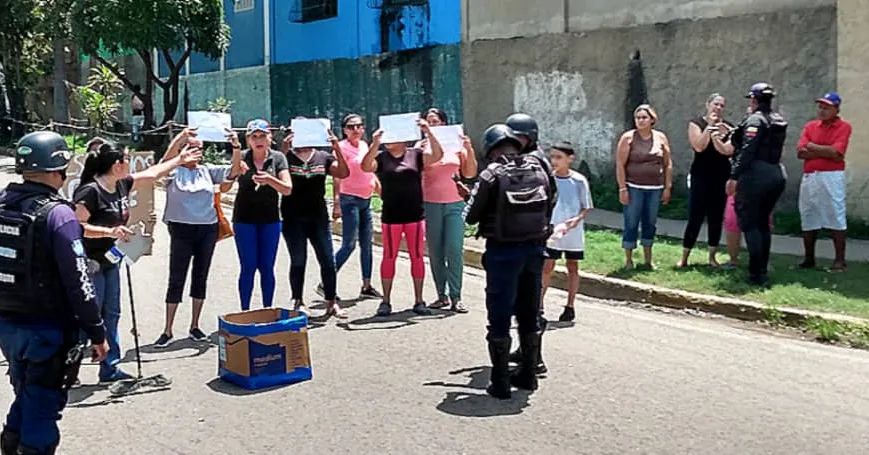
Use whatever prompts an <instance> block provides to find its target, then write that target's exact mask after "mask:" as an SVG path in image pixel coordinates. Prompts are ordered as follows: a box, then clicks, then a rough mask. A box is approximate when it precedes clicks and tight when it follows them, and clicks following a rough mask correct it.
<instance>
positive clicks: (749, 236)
mask: <svg viewBox="0 0 869 455" xmlns="http://www.w3.org/2000/svg"><path fill="white" fill-rule="evenodd" d="M785 184H786V180H785V176H784V174H783V173H782V169H781V166H779V165H778V164H772V163H767V162H765V161H754V162H753V163H752V164H751V167H750V168H749V169H748V170H747V171H746V172H745V173H744V174H742V175H741V176H740V178H739V182H738V185H737V190H736V198H735V199H736V214H737V217H738V218H739V227H740V229H741V230H742V232H743V234H744V235H745V244H746V246H747V247H748V254H749V262H748V272H749V276H750V278H752V279H762V278H765V277H766V276H767V270H768V266H769V253H770V248H771V247H772V231H771V228H770V222H769V220H770V216H771V215H772V212H773V210H774V209H775V205H776V203H777V202H778V200H779V198H780V197H781V195H782V193H783V192H784V190H785Z"/></svg>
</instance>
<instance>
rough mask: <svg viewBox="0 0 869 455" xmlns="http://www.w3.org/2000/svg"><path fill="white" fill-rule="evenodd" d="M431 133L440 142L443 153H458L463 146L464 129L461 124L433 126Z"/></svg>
mask: <svg viewBox="0 0 869 455" xmlns="http://www.w3.org/2000/svg"><path fill="white" fill-rule="evenodd" d="M431 134H432V136H434V137H435V139H437V140H438V142H439V143H440V144H441V148H442V149H444V152H445V153H459V152H460V151H461V150H462V148H463V147H464V141H463V140H462V136H464V135H465V131H464V129H463V128H462V125H449V126H433V127H431Z"/></svg>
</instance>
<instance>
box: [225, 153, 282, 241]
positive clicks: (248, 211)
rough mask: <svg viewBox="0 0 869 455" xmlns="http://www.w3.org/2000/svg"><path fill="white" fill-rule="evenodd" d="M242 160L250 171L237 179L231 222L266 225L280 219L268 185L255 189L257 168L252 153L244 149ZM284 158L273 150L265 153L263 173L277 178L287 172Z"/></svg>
mask: <svg viewBox="0 0 869 455" xmlns="http://www.w3.org/2000/svg"><path fill="white" fill-rule="evenodd" d="M242 159H243V160H244V162H245V163H247V167H248V168H249V169H250V170H249V171H247V172H246V173H245V174H243V175H241V176H240V177H239V178H238V194H236V196H235V204H234V205H233V207H232V222H233V223H245V224H269V223H277V222H279V221H280V220H281V216H280V213H279V212H278V197H279V195H278V192H277V191H275V189H274V188H272V187H271V186H268V185H261V186H260V187H259V189H257V188H256V183H254V181H253V176H254V174H256V169H257V167H256V166H255V165H254V163H253V153H251V151H250V150H245V151H244V152H243V154H242ZM287 168H288V166H287V157H286V156H284V154H283V153H281V152H278V151H276V150H269V154H268V156H267V157H266V160H265V162H264V163H263V169H262V170H263V172H265V173H267V174H270V175H272V176H275V177H277V176H278V174H280V173H281V171H285V170H287Z"/></svg>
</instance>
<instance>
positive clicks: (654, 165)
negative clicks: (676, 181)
mask: <svg viewBox="0 0 869 455" xmlns="http://www.w3.org/2000/svg"><path fill="white" fill-rule="evenodd" d="M657 121H658V114H657V113H656V112H655V110H654V109H653V108H652V107H651V106H649V105H648V104H643V105H640V106H639V107H637V109H636V110H635V111H634V124H635V125H636V128H635V129H632V130H630V131H627V132H625V133H624V134H623V135H622V137H621V139H619V143H618V147H617V149H616V180H617V181H618V184H619V201H620V202H621V203H622V205H624V207H625V209H624V218H625V230H624V235H623V237H622V247H623V248H624V249H625V268H627V269H632V268H634V259H633V257H634V249H636V248H637V237H639V238H640V243H641V244H642V245H643V255H644V259H645V267H646V268H649V269H651V268H654V263H653V262H652V245H653V244H654V242H655V230H656V227H655V225H656V223H657V221H658V208H659V207H660V204H661V202H663V203H664V204H669V203H670V195H671V189H672V186H673V175H672V174H673V162H672V160H671V158H670V156H671V155H670V141H669V140H668V139H667V135H665V134H664V133H662V132H661V131H658V130H655V129H654V126H655V124H656V123H657ZM640 227H642V235H640Z"/></svg>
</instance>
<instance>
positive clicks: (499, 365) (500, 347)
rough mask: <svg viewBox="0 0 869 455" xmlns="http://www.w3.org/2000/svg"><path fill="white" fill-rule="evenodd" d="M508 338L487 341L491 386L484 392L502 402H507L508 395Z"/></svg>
mask: <svg viewBox="0 0 869 455" xmlns="http://www.w3.org/2000/svg"><path fill="white" fill-rule="evenodd" d="M510 342H511V340H510V337H507V338H494V339H489V358H490V359H491V360H492V375H491V377H490V381H491V384H489V387H487V388H486V392H487V393H488V394H489V395H491V396H493V397H495V398H500V399H502V400H509V399H510V398H511V397H512V395H511V393H510V370H509V369H508V357H509V356H510Z"/></svg>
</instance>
